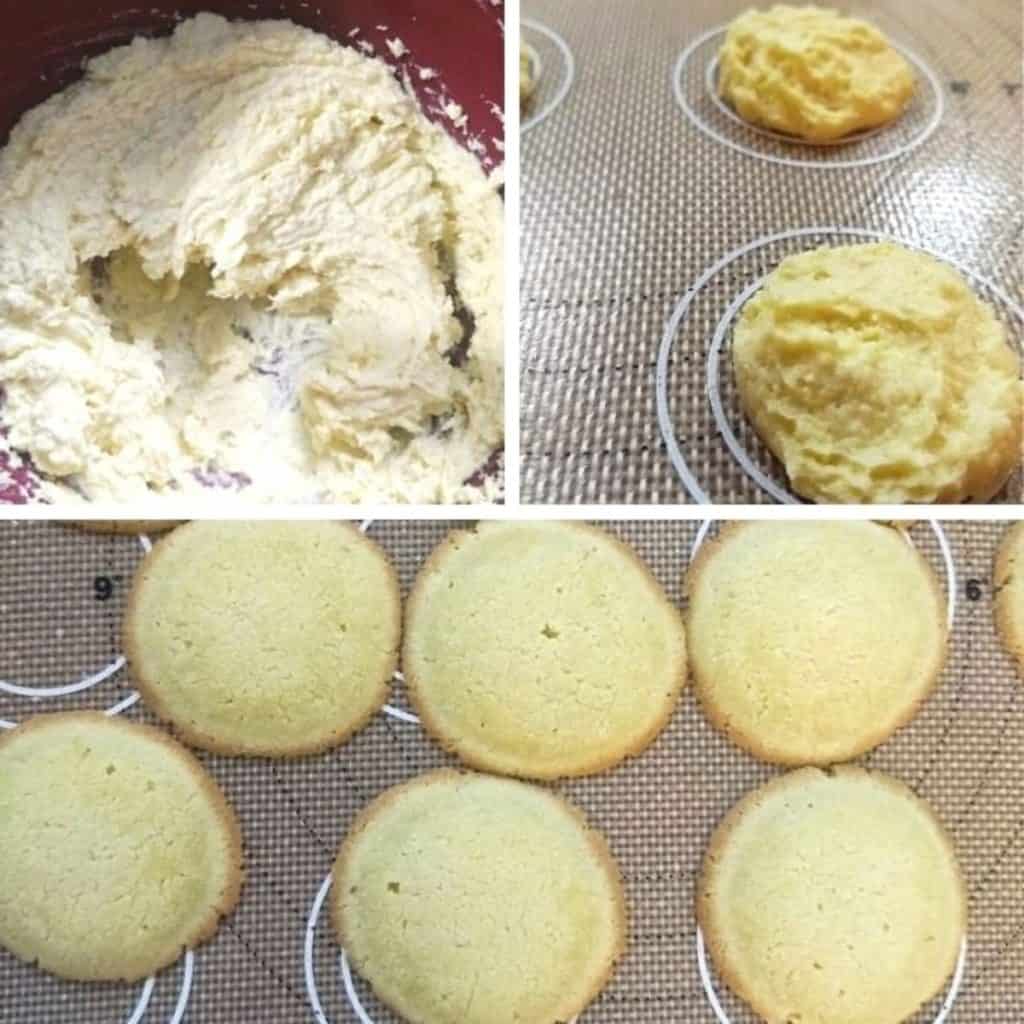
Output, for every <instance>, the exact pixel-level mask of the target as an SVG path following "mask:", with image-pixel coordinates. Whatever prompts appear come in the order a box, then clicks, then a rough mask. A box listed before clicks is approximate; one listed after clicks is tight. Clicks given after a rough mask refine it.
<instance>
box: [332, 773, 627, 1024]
mask: <svg viewBox="0 0 1024 1024" xmlns="http://www.w3.org/2000/svg"><path fill="white" fill-rule="evenodd" d="M330 902H331V912H332V918H333V921H334V926H335V930H336V932H337V934H338V937H339V940H340V942H341V943H342V945H343V946H344V948H345V950H346V952H347V953H348V955H349V956H350V957H351V959H352V961H353V963H354V964H355V966H356V968H357V969H358V971H359V973H360V974H361V975H362V976H363V977H364V978H365V979H366V980H367V981H369V982H370V984H371V985H372V986H373V989H374V991H375V993H376V994H377V996H378V997H379V998H380V999H381V1000H382V1001H383V1002H384V1003H386V1004H387V1005H388V1006H390V1007H391V1008H392V1009H394V1010H395V1011H396V1012H397V1013H399V1014H400V1015H401V1016H402V1017H403V1018H405V1019H406V1020H409V1021H416V1022H419V1024H515V1022H518V1024H551V1022H553V1021H568V1020H570V1019H571V1018H573V1017H574V1016H575V1015H576V1014H577V1013H579V1012H581V1011H582V1010H583V1009H584V1008H585V1007H586V1006H587V1004H588V1003H590V1002H591V1000H592V999H594V997H595V996H596V995H597V994H598V993H599V992H600V991H601V989H602V988H603V987H604V986H605V984H606V983H607V981H608V979H609V977H610V976H611V974H612V971H613V970H614V967H615V963H616V961H617V960H618V958H619V957H620V956H621V955H622V953H623V951H624V948H625V942H626V909H625V901H624V896H623V891H622V884H621V880H620V877H619V872H618V868H617V867H616V866H615V863H614V861H613V860H612V857H611V854H610V852H609V850H608V847H607V845H606V843H605V841H604V839H603V837H602V836H601V835H600V834H599V833H598V832H596V831H595V830H593V829H591V828H589V827H588V825H587V823H586V822H585V821H584V819H583V816H582V815H581V814H580V813H579V812H578V811H577V810H576V809H575V808H573V807H572V806H571V805H569V804H568V803H567V802H566V801H564V800H562V799H561V798H560V797H559V796H557V795H556V794H554V793H551V792H549V791H548V790H545V789H541V788H539V787H537V786H531V785H527V784H526V783H522V782H516V781H513V780H511V779H499V778H494V777H491V776H486V775H474V774H468V773H460V772H454V771H450V770H441V771H437V772H432V773H430V774H428V775H422V776H420V777H419V778H416V779H413V780H412V781H411V782H408V783H406V784H405V785H402V786H397V787H395V788H394V789H390V790H388V791H387V792H385V793H384V794H383V795H382V796H380V797H378V798H377V799H376V800H375V801H374V802H373V803H372V804H370V806H369V807H367V808H366V809H365V810H364V811H363V813H362V814H361V815H360V816H359V818H358V819H357V820H356V822H355V824H354V826H353V827H352V830H351V831H350V833H349V835H348V837H347V838H346V839H345V842H344V844H343V845H342V847H341V851H340V853H339V854H338V859H337V862H336V863H335V865H334V884H333V887H332V889H331V896H330Z"/></svg>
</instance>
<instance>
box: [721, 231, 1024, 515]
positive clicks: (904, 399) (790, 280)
mask: <svg viewBox="0 0 1024 1024" xmlns="http://www.w3.org/2000/svg"><path fill="white" fill-rule="evenodd" d="M732 356H733V363H734V368H735V372H736V384H737V388H738V391H739V396H740V400H741V402H742V405H743V409H744V411H745V412H746V414H747V416H748V417H749V418H750V420H751V421H752V423H753V424H754V426H755V428H756V429H757V432H758V434H760V436H761V438H762V440H763V441H764V442H765V444H766V445H767V446H768V447H769V448H770V449H771V450H772V452H773V453H774V454H775V455H776V457H777V458H778V459H779V460H780V461H781V462H782V463H783V464H784V465H785V467H786V472H787V474H788V475H789V478H790V482H791V484H792V487H793V489H794V490H795V491H796V492H797V493H798V494H801V495H803V496H804V497H805V498H810V499H812V500H814V501H820V502H836V503H840V504H860V503H868V502H872V503H881V504H893V505H899V504H904V503H907V502H913V503H923V502H960V501H988V500H990V499H991V498H992V497H993V496H994V495H995V494H996V493H997V492H998V491H999V490H1000V488H1001V487H1002V486H1003V485H1004V484H1005V483H1006V480H1007V478H1008V477H1009V476H1010V474H1011V473H1012V472H1013V470H1014V469H1015V468H1016V467H1017V466H1019V465H1020V461H1021V427H1022V423H1024V389H1022V387H1021V382H1020V362H1019V359H1018V356H1017V353H1016V352H1015V350H1014V349H1012V348H1011V347H1010V343H1009V340H1008V338H1007V332H1006V328H1005V326H1004V325H1003V324H1002V323H1001V322H1000V320H999V319H998V318H997V317H996V314H995V311H994V310H993V309H992V307H991V306H989V305H988V304H987V303H985V302H982V301H981V299H979V298H978V297H977V296H976V295H975V294H974V292H973V291H972V290H971V288H970V285H968V283H967V281H966V280H964V278H963V277H962V276H961V275H960V274H959V273H958V272H957V271H956V270H955V269H953V268H952V267H950V266H948V265H946V264H944V263H940V262H939V261H938V260H936V259H934V258H933V257H931V256H928V255H926V254H925V253H922V252H917V251H915V250H913V249H907V248H904V247H903V246H899V245H894V244H892V243H889V242H884V243H875V244H869V245H846V246H838V247H836V248H827V247H825V248H821V249H815V250H813V251H811V252H804V253H799V254H797V255H795V256H790V257H788V258H787V259H785V260H783V262H782V263H781V264H780V265H779V266H778V267H777V268H776V269H775V270H774V271H773V272H772V273H771V274H769V275H768V277H767V279H766V280H765V282H764V285H763V287H762V288H761V290H760V291H759V292H758V293H757V294H756V295H755V296H754V298H752V299H751V300H750V302H748V303H747V305H746V306H745V307H744V309H743V312H742V314H741V316H740V318H739V321H738V323H737V325H736V330H735V333H734V336H733V342H732Z"/></svg>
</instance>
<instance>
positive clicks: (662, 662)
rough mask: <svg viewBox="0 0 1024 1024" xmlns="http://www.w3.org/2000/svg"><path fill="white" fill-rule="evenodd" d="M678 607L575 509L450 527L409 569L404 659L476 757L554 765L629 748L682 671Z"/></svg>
mask: <svg viewBox="0 0 1024 1024" xmlns="http://www.w3.org/2000/svg"><path fill="white" fill-rule="evenodd" d="M685 646H686V645H685V640H684V636H683V626H682V621H681V618H680V616H679V614H678V612H677V611H676V609H675V608H674V607H673V606H672V604H671V603H670V602H669V600H668V598H667V597H666V595H665V593H664V591H663V590H662V588H661V586H660V585H659V583H658V582H657V580H655V578H654V577H653V575H651V572H650V571H649V570H648V569H647V567H646V566H645V565H644V564H643V563H642V562H641V561H640V559H639V558H638V557H637V555H636V553H635V552H634V551H633V550H632V549H631V548H629V547H627V546H626V545H625V544H623V543H622V542H621V541H619V540H616V539H615V538H614V537H612V536H611V535H610V534H607V533H605V532H604V531H602V530H598V529H596V528H594V527H592V526H588V525H586V524H583V523H575V522H485V523H480V524H479V525H478V526H477V527H476V528H475V529H471V530H454V531H453V532H452V533H451V534H449V536H448V538H447V539H446V540H445V541H444V543H442V544H441V545H440V546H439V547H438V548H437V549H436V550H435V551H434V553H433V554H432V555H431V556H430V558H429V559H428V560H427V562H426V564H425V565H424V566H423V568H422V569H421V570H420V573H419V575H418V576H417V578H416V583H415V585H414V586H413V589H412V593H411V595H410V597H409V601H408V605H407V608H406V629H405V637H404V642H403V649H402V667H403V670H404V672H405V680H406V683H407V684H408V686H409V692H410V695H411V697H412V700H413V703H414V704H415V706H416V710H417V711H418V712H419V715H420V718H421V719H422V721H423V724H424V726H426V728H427V729H428V730H429V732H430V733H431V734H432V735H433V736H435V737H436V738H437V739H438V740H439V741H440V742H441V744H442V745H443V746H444V747H445V748H446V749H448V750H451V751H454V752H455V753H456V754H458V755H459V757H460V758H462V760H463V761H465V762H466V763H467V764H469V765H472V766H473V767H475V768H481V769H484V770H488V771H495V772H501V773H504V774H508V775H522V776H526V777H529V778H556V777H559V776H564V775H584V774H586V773H588V772H596V771H600V770H602V769H604V768H608V767H610V766H611V765H614V764H617V763H618V762H619V761H621V760H622V759H623V758H625V757H627V756H629V755H631V754H636V753H639V752H640V751H641V750H643V749H644V748H645V747H646V746H647V745H648V744H649V743H650V742H651V741H652V740H653V738H654V737H655V736H656V735H657V734H658V733H659V732H660V731H661V729H662V727H663V726H664V725H665V723H666V722H667V721H668V718H669V716H670V715H671V713H672V710H673V708H674V707H675V705H676V701H677V700H678V698H679V694H680V692H681V690H682V688H683V686H684V684H685V680H686V649H685Z"/></svg>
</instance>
